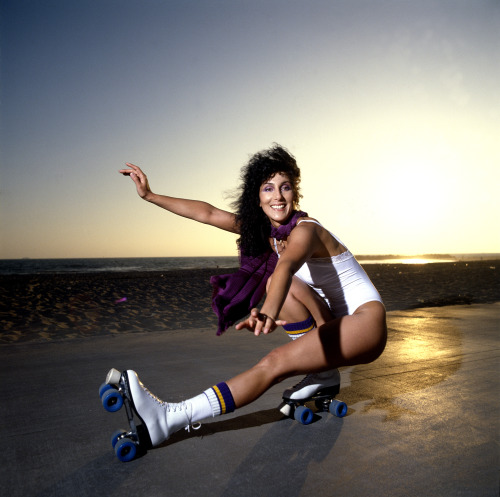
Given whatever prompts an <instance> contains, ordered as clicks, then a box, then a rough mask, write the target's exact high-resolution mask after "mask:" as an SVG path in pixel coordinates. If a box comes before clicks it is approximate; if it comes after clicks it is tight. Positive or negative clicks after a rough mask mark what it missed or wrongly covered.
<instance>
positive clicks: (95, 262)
mask: <svg viewBox="0 0 500 497" xmlns="http://www.w3.org/2000/svg"><path fill="white" fill-rule="evenodd" d="M357 259H358V261H359V262H360V263H361V264H429V263H433V262H450V263H451V262H457V261H474V260H493V259H500V254H452V255H439V254H437V255H425V256H415V257H407V256H394V255H388V256H357ZM235 267H238V257H236V256H234V257H130V258H103V259H97V258H93V259H3V260H0V275H16V274H58V273H105V272H130V271H174V270H177V269H218V268H221V269H224V268H235Z"/></svg>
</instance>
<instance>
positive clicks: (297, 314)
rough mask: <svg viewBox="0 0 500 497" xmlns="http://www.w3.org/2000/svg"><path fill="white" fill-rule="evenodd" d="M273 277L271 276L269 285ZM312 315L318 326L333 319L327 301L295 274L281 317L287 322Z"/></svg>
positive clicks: (297, 320)
mask: <svg viewBox="0 0 500 497" xmlns="http://www.w3.org/2000/svg"><path fill="white" fill-rule="evenodd" d="M271 278H272V276H271ZM271 278H269V281H268V287H269V284H270V281H271ZM310 315H312V317H313V319H314V322H315V323H316V326H321V325H322V324H324V323H326V322H328V321H331V320H332V319H333V315H332V312H331V311H330V308H329V307H328V306H327V305H326V303H325V301H324V300H323V299H322V298H321V297H320V296H319V295H318V294H317V293H316V292H315V291H314V290H313V289H312V288H311V287H310V286H309V285H307V284H306V283H304V282H303V281H302V280H300V279H299V278H297V277H296V276H294V277H293V278H292V284H291V286H290V290H289V291H288V295H287V297H286V300H285V303H284V304H283V307H282V308H281V311H280V315H279V319H281V320H283V321H286V322H287V323H298V322H300V321H304V320H305V319H307V318H308V317H309V316H310Z"/></svg>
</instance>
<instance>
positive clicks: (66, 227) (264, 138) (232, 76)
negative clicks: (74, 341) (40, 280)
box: [0, 0, 500, 258]
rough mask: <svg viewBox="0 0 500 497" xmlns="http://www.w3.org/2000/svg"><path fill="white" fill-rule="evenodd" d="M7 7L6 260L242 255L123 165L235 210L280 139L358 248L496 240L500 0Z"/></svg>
mask: <svg viewBox="0 0 500 497" xmlns="http://www.w3.org/2000/svg"><path fill="white" fill-rule="evenodd" d="M0 4H1V7H0V14H1V17H0V43H1V45H0V50H1V59H0V61H1V65H0V83H1V85H0V99H1V100H0V147H1V148H0V258H24V257H30V258H66V257H68V258H72V257H162V256H165V257H171V256H172V257H174V256H218V255H221V256H222V255H224V256H226V255H236V244H235V242H236V236H235V235H233V234H230V233H226V232H223V231H220V230H217V229H215V228H213V227H209V226H206V225H202V224H198V223H195V222H193V221H189V220H186V219H183V218H179V217H176V216H174V215H173V214H171V213H168V212H166V211H164V210H162V209H160V208H158V207H156V206H153V205H151V204H148V203H147V202H144V201H142V200H141V199H140V198H139V197H138V196H137V194H136V193H135V188H134V185H133V183H132V181H131V180H130V178H126V177H123V176H121V175H120V174H118V170H119V169H120V168H121V167H123V165H124V163H125V162H133V163H134V164H137V165H139V166H140V167H142V168H143V170H144V171H145V172H146V174H147V175H148V178H149V182H150V185H151V188H152V190H153V191H154V192H156V193H161V194H165V195H171V196H175V197H183V198H193V199H199V200H204V201H207V202H209V203H211V204H213V205H215V206H217V207H220V208H222V209H228V210H229V209H230V203H231V200H232V198H234V191H235V189H236V187H237V186H238V184H239V171H240V168H241V167H242V166H243V165H244V164H245V163H246V161H247V160H248V159H249V157H250V156H251V155H252V154H253V153H254V152H257V151H259V150H262V149H265V148H267V147H269V146H270V145H271V144H272V143H274V142H276V143H280V144H281V145H283V146H285V147H286V148H287V149H288V150H289V151H290V152H291V153H292V154H293V155H294V156H295V157H296V159H297V161H298V164H299V166H300V167H301V171H302V193H303V199H302V200H301V208H302V209H303V210H305V211H307V212H308V213H309V215H310V216H311V217H314V218H316V219H318V220H319V221H320V222H321V223H322V224H323V225H324V226H325V227H327V228H328V229H329V230H330V231H332V232H333V233H335V234H336V235H337V236H338V237H339V238H340V239H341V240H342V241H343V242H344V244H345V245H347V246H348V247H349V248H350V249H351V251H352V252H354V253H355V254H404V255H416V254H430V253H445V254H449V253H453V254H457V253H486V252H488V253H492V252H500V229H499V228H500V195H499V194H498V191H499V185H500V146H499V143H500V84H499V81H500V2H499V1H498V0H434V1H430V0H419V1H418V2H415V1H413V0H328V1H326V0H300V1H299V0H203V1H202V0H196V1H195V0H177V1H170V0H79V1H76V0H75V1H73V0H71V1H70V0H2V2H1V3H0ZM231 195H233V197H232V196H231Z"/></svg>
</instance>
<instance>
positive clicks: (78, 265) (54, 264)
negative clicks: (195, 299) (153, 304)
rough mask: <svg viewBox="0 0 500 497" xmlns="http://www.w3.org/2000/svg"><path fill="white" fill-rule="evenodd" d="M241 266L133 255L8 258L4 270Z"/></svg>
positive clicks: (1, 264)
mask: <svg viewBox="0 0 500 497" xmlns="http://www.w3.org/2000/svg"><path fill="white" fill-rule="evenodd" d="M237 266H238V257H131V258H116V259H113V258H103V259H4V260H0V274H4V275H8V274H10V275H14V274H57V273H106V272H130V271H174V270H176V269H216V268H234V267H237Z"/></svg>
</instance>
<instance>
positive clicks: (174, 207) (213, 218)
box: [119, 163, 239, 233]
mask: <svg viewBox="0 0 500 497" xmlns="http://www.w3.org/2000/svg"><path fill="white" fill-rule="evenodd" d="M126 165H127V168H125V169H120V171H119V172H120V173H121V174H123V175H124V176H130V177H131V178H132V181H133V182H134V183H135V186H136V188H137V193H138V194H139V196H140V197H141V198H142V199H144V200H147V201H148V202H151V203H152V204H155V205H157V206H159V207H161V208H163V209H166V210H167V211H169V212H172V213H173V214H177V215H178V216H182V217H186V218H188V219H193V220H194V221H198V222H200V223H204V224H209V225H211V226H215V227H216V228H220V229H223V230H226V231H230V232H231V233H239V230H238V227H237V225H236V216H235V215H234V214H233V213H231V212H228V211H224V210H222V209H218V208H217V207H214V206H213V205H211V204H209V203H207V202H202V201H200V200H189V199H184V198H176V197H169V196H166V195H158V194H156V193H153V192H152V191H151V188H150V187H149V183H148V178H147V176H146V175H145V174H144V172H143V171H142V170H141V168H140V167H138V166H135V165H134V164H130V163H127V164H126Z"/></svg>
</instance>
